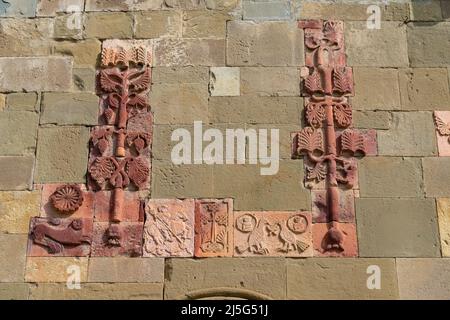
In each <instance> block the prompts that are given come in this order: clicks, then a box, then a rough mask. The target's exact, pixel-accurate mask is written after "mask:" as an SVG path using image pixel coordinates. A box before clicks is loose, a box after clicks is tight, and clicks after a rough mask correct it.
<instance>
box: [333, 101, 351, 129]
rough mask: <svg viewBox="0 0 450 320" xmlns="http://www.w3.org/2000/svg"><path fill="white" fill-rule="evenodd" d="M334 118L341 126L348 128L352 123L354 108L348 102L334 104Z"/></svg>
mask: <svg viewBox="0 0 450 320" xmlns="http://www.w3.org/2000/svg"><path fill="white" fill-rule="evenodd" d="M333 109H334V119H335V120H336V122H337V124H338V125H339V127H341V128H346V127H348V126H349V125H351V123H352V108H351V107H350V105H349V104H347V103H338V104H335V105H333Z"/></svg>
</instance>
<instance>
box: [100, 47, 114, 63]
mask: <svg viewBox="0 0 450 320" xmlns="http://www.w3.org/2000/svg"><path fill="white" fill-rule="evenodd" d="M115 57H116V52H115V50H114V49H112V48H103V50H102V66H104V67H106V66H109V65H115V63H116V60H115Z"/></svg>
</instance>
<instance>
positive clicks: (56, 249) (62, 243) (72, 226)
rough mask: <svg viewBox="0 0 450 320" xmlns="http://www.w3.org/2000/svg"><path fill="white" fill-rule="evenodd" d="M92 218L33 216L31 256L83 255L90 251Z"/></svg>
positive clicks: (30, 239)
mask: <svg viewBox="0 0 450 320" xmlns="http://www.w3.org/2000/svg"><path fill="white" fill-rule="evenodd" d="M91 242H92V219H82V218H80V219H56V218H32V219H31V222H30V234H29V239H28V250H27V251H28V253H27V255H28V256H30V257H52V256H55V257H83V256H88V255H89V253H90V248H91Z"/></svg>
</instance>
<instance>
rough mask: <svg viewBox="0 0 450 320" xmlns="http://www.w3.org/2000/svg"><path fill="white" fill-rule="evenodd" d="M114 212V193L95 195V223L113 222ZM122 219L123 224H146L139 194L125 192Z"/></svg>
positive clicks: (101, 192)
mask: <svg viewBox="0 0 450 320" xmlns="http://www.w3.org/2000/svg"><path fill="white" fill-rule="evenodd" d="M113 210H114V197H113V196H112V191H98V192H95V193H94V221H95V222H108V221H111V218H112V212H113ZM121 219H122V221H123V222H144V217H143V213H142V210H141V201H140V199H139V194H138V193H137V192H130V191H125V192H124V201H123V210H122V215H121Z"/></svg>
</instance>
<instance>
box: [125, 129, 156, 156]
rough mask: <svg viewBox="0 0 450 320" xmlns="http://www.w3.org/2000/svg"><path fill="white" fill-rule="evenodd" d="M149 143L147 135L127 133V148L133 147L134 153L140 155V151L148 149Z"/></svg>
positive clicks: (149, 137) (148, 135)
mask: <svg viewBox="0 0 450 320" xmlns="http://www.w3.org/2000/svg"><path fill="white" fill-rule="evenodd" d="M150 142H151V135H150V134H149V133H144V132H139V133H128V134H127V144H128V146H130V147H131V146H132V145H134V147H135V148H136V151H137V152H138V153H139V154H140V153H141V152H142V150H144V149H145V148H147V147H148V145H149V144H150Z"/></svg>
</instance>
